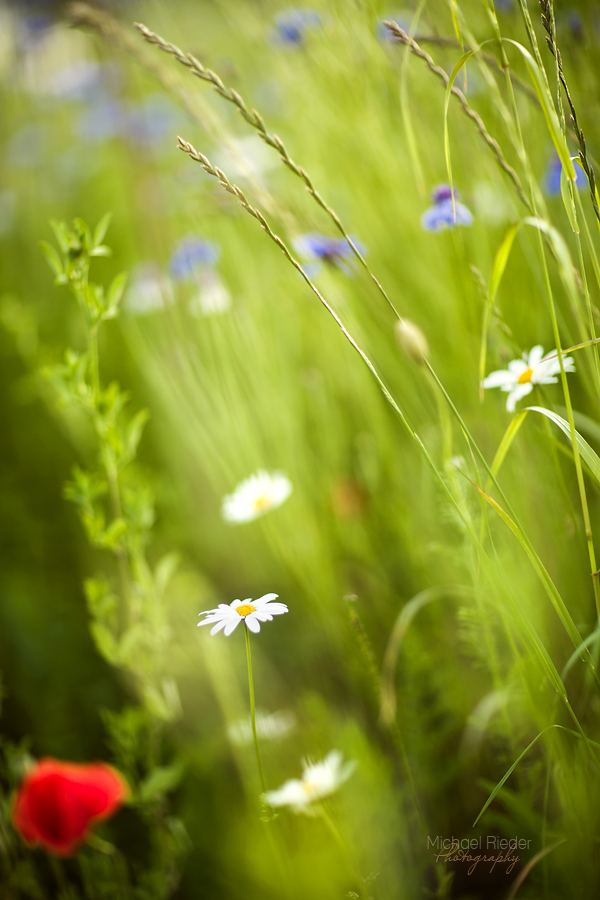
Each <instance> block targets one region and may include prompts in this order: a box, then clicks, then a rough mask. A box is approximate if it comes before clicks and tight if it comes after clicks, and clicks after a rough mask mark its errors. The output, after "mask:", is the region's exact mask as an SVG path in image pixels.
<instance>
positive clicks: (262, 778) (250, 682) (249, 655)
mask: <svg viewBox="0 0 600 900" xmlns="http://www.w3.org/2000/svg"><path fill="white" fill-rule="evenodd" d="M244 630H245V632H246V656H247V658H248V688H249V690H250V718H251V719H252V734H253V735H254V749H255V750H256V761H257V763H258V771H259V774H260V784H261V787H262V792H263V794H264V792H265V791H266V789H267V785H266V782H265V773H264V771H263V766H262V760H261V758H260V748H259V746H258V735H257V733H256V706H255V703H254V679H253V677H252V653H251V652H250V632H249V631H248V627H247V626H246V623H244Z"/></svg>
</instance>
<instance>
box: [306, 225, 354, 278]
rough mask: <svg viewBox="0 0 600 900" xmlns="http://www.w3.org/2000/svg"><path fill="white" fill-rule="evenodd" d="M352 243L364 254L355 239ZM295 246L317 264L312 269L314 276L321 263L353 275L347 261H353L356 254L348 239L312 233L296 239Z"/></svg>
mask: <svg viewBox="0 0 600 900" xmlns="http://www.w3.org/2000/svg"><path fill="white" fill-rule="evenodd" d="M352 242H353V243H354V245H355V246H356V247H357V249H358V250H359V251H360V253H364V249H363V248H362V247H361V245H360V244H359V243H358V241H357V240H356V239H355V238H352ZM293 244H294V247H295V249H296V250H297V251H298V253H300V254H301V256H303V257H304V258H305V259H308V260H314V261H315V262H316V263H317V265H316V266H313V267H311V268H312V273H313V274H316V273H317V272H318V271H319V270H320V269H321V265H320V263H327V264H328V265H330V266H337V267H338V268H339V269H341V270H342V271H343V272H345V273H346V275H351V274H352V269H351V268H350V266H349V265H348V262H347V261H348V260H349V259H352V257H353V255H354V252H353V250H352V247H351V246H350V244H349V243H348V241H347V240H346V238H335V237H327V235H324V234H318V233H317V232H312V233H311V234H303V235H300V237H297V238H295V239H294V241H293Z"/></svg>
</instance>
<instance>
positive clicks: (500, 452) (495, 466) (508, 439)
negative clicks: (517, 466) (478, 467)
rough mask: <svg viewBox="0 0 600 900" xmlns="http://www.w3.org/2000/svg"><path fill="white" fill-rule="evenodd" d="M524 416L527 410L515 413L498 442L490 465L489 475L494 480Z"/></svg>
mask: <svg viewBox="0 0 600 900" xmlns="http://www.w3.org/2000/svg"><path fill="white" fill-rule="evenodd" d="M526 416H527V410H526V409H523V410H521V412H519V413H517V415H516V416H515V417H514V419H513V420H512V421H511V423H510V425H509V426H508V428H507V429H506V431H505V433H504V437H503V438H502V440H501V441H500V446H499V447H498V449H497V450H496V455H495V457H494V461H493V463H492V465H491V473H492V475H493V476H494V478H495V477H496V475H497V474H498V472H499V471H500V468H501V466H502V463H503V462H504V458H505V456H506V454H507V453H508V451H509V450H510V447H511V444H512V442H513V441H514V439H515V438H516V436H517V434H518V432H519V429H520V428H521V425H522V424H523V422H524V421H525V417H526ZM488 485H489V480H488Z"/></svg>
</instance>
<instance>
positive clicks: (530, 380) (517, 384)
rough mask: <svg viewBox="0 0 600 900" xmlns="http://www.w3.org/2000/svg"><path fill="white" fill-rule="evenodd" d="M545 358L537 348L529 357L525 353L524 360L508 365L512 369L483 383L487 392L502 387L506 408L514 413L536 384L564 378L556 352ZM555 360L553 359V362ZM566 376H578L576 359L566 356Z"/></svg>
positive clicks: (498, 373)
mask: <svg viewBox="0 0 600 900" xmlns="http://www.w3.org/2000/svg"><path fill="white" fill-rule="evenodd" d="M543 357H544V348H543V347H542V346H541V345H540V344H536V346H535V347H533V348H532V349H531V350H530V352H529V354H526V353H524V354H523V359H513V360H511V362H509V364H508V369H502V370H499V371H497V372H492V373H491V374H490V375H488V376H487V378H485V379H484V380H483V382H482V386H483V387H484V388H495V387H499V388H500V390H501V391H507V392H508V397H507V398H506V408H507V410H508V411H509V412H514V410H515V405H516V404H517V403H518V401H519V400H521V399H522V398H523V397H526V396H527V394H530V393H531V391H532V390H533V385H534V384H555V383H556V382H557V381H558V378H557V377H556V376H557V375H559V374H560V364H559V361H558V357H557V356H556V350H552V351H551V352H550V353H547V354H546V357H545V358H543ZM549 357H552V358H549ZM563 367H564V370H565V372H574V371H575V363H574V362H573V359H572V357H570V356H563Z"/></svg>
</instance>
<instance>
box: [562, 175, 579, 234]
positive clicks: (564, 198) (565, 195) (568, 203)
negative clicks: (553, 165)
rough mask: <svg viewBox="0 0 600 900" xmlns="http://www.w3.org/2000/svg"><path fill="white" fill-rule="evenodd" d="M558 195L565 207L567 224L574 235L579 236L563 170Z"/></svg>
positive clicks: (569, 191) (573, 207) (571, 199)
mask: <svg viewBox="0 0 600 900" xmlns="http://www.w3.org/2000/svg"><path fill="white" fill-rule="evenodd" d="M560 194H561V197H562V201H563V203H564V206H565V210H566V212H567V216H568V219H569V224H570V225H571V228H572V230H573V231H574V232H575V234H579V225H578V224H577V214H576V212H575V204H574V202H573V197H572V196H571V189H570V188H569V182H568V179H567V176H566V175H565V170H564V169H562V168H561V170H560Z"/></svg>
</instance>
